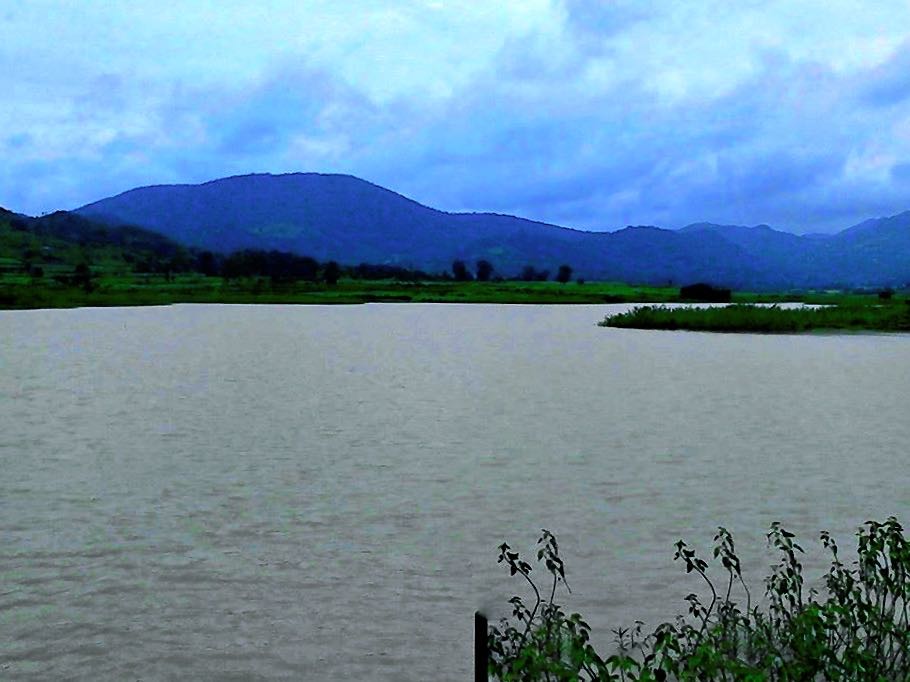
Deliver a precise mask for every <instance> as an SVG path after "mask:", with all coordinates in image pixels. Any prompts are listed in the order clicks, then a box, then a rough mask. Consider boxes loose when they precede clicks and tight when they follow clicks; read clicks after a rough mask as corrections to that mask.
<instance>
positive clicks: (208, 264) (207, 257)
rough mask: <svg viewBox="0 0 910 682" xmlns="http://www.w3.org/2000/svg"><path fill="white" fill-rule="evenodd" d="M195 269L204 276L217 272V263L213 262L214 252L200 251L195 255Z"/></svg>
mask: <svg viewBox="0 0 910 682" xmlns="http://www.w3.org/2000/svg"><path fill="white" fill-rule="evenodd" d="M196 270H198V271H199V272H201V273H202V274H203V275H205V276H206V277H213V276H215V275H217V274H218V265H217V263H216V262H215V254H214V253H212V252H211V251H202V252H201V253H199V255H198V256H196Z"/></svg>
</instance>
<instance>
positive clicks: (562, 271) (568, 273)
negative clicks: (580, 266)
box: [556, 264, 572, 284]
mask: <svg viewBox="0 0 910 682" xmlns="http://www.w3.org/2000/svg"><path fill="white" fill-rule="evenodd" d="M570 279H572V267H571V266H569V265H566V264H563V265H560V266H559V272H557V273H556V281H557V282H561V283H562V284H565V283H566V282H568V281H569V280H570Z"/></svg>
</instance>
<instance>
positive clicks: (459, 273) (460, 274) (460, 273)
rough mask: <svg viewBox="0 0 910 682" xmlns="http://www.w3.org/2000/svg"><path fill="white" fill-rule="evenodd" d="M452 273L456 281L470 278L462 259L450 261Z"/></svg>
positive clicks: (464, 280)
mask: <svg viewBox="0 0 910 682" xmlns="http://www.w3.org/2000/svg"><path fill="white" fill-rule="evenodd" d="M452 274H453V275H454V276H455V281H456V282H467V281H468V280H470V279H471V273H469V272H468V268H467V266H466V265H465V264H464V261H463V260H453V261H452Z"/></svg>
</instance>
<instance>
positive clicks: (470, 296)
mask: <svg viewBox="0 0 910 682" xmlns="http://www.w3.org/2000/svg"><path fill="white" fill-rule="evenodd" d="M105 265H106V264H101V265H93V266H92V267H91V272H92V276H91V283H90V286H89V287H88V288H90V289H91V290H90V291H87V290H86V287H85V286H80V285H77V284H74V283H72V282H61V281H58V279H55V278H54V275H57V276H58V277H59V278H63V279H65V278H66V277H67V276H71V275H72V268H71V267H65V266H61V267H59V268H54V267H53V266H51V267H47V266H45V272H44V275H43V277H41V278H34V277H30V276H29V275H26V274H24V273H22V272H21V271H15V270H12V269H9V270H7V271H3V270H2V269H0V308H5V309H25V308H75V307H81V306H133V305H168V304H172V303H287V304H356V303H371V302H414V303H547V304H571V303H675V302H678V301H679V300H680V299H679V289H677V288H676V287H649V286H631V285H628V284H623V283H620V282H585V283H584V284H578V283H576V282H569V283H567V284H560V283H558V282H521V281H502V282H477V281H471V282H455V281H423V282H402V281H396V280H360V279H342V280H340V281H339V282H338V283H337V284H335V285H330V284H325V283H322V282H304V281H300V282H294V283H278V282H272V281H271V280H269V279H268V278H247V279H235V280H226V279H223V278H221V277H206V276H204V275H201V274H198V273H185V274H178V275H171V276H166V275H162V274H142V273H130V272H128V271H125V270H124V269H123V268H122V267H110V266H109V267H105ZM0 266H2V264H0ZM111 266H119V264H115V263H112V264H111ZM58 270H59V272H57V271H58ZM733 299H734V301H735V302H737V303H776V302H782V301H803V302H807V303H824V304H840V305H841V306H842V307H843V306H848V308H844V309H843V310H839V312H837V313H832V312H819V313H812V312H809V311H785V310H776V309H768V308H760V309H755V310H748V309H740V308H737V307H734V308H733V309H730V310H728V309H726V308H720V309H718V308H714V309H706V310H705V311H703V312H696V311H694V310H691V309H689V310H679V309H666V310H661V309H660V308H646V309H643V310H639V311H638V312H636V313H635V314H634V315H633V314H626V315H624V316H620V317H614V318H610V319H611V321H610V322H609V324H608V325H607V326H624V327H642V328H648V329H712V330H715V331H804V330H806V329H809V328H831V329H849V328H887V329H893V328H903V327H900V326H899V325H900V321H899V319H898V318H899V317H900V316H897V318H895V316H894V315H893V313H894V312H895V311H897V310H903V308H901V307H900V305H898V304H901V305H903V301H902V300H901V299H900V297H898V298H896V299H895V300H894V301H892V302H890V305H887V306H884V307H881V308H878V307H874V306H875V304H877V303H879V300H878V298H877V297H876V296H875V295H873V294H843V293H840V292H780V293H774V294H769V293H750V292H738V293H736V294H734V296H733ZM869 306H873V307H871V308H870V307H869ZM905 307H906V306H905ZM848 309H849V311H850V312H848ZM895 324H897V325H898V326H897V327H895V326H894V325H895ZM870 325H871V326H870ZM883 325H885V326H883Z"/></svg>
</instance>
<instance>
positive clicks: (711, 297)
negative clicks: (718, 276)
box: [679, 282, 732, 303]
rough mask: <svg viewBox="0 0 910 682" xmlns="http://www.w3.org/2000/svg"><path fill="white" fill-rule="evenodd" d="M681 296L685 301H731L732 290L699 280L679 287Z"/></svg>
mask: <svg viewBox="0 0 910 682" xmlns="http://www.w3.org/2000/svg"><path fill="white" fill-rule="evenodd" d="M679 297H680V299H682V300H683V301H702V302H705V303H729V302H730V301H731V300H732V292H731V291H730V290H729V289H724V288H721V287H715V286H712V285H710V284H705V283H703V282H699V283H697V284H689V285H688V286H684V287H680V288H679Z"/></svg>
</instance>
